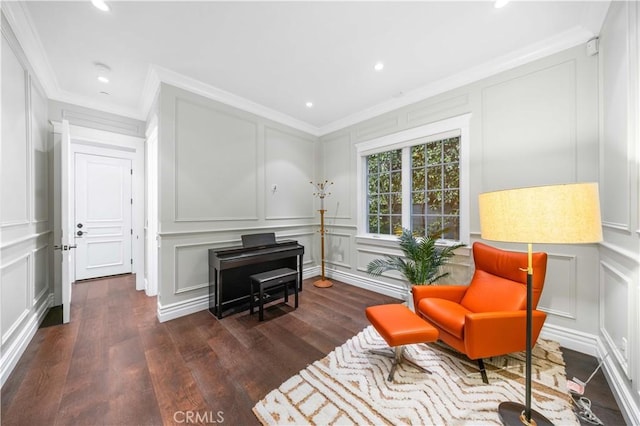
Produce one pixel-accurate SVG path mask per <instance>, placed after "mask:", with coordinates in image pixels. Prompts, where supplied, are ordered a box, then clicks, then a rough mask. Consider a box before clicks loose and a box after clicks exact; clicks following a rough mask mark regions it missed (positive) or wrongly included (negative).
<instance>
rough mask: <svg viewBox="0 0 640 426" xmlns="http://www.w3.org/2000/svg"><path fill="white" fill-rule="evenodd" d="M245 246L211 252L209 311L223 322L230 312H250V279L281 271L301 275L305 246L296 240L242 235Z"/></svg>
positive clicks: (273, 236) (271, 234)
mask: <svg viewBox="0 0 640 426" xmlns="http://www.w3.org/2000/svg"><path fill="white" fill-rule="evenodd" d="M242 242H243V246H242V247H229V248H223V249H209V312H211V313H212V314H213V315H215V316H216V317H217V318H218V319H221V318H222V317H223V315H224V314H225V313H227V312H228V311H232V312H238V311H239V310H244V309H248V307H249V297H250V296H249V295H250V292H251V290H250V285H251V284H250V282H249V276H251V275H253V274H258V273H260V272H266V271H271V270H273V269H278V268H291V269H295V270H297V271H298V273H299V274H300V280H299V282H300V288H299V291H302V258H303V256H304V246H302V245H300V244H298V242H297V241H293V240H285V241H280V242H276V240H275V234H274V233H264V234H251V235H243V236H242Z"/></svg>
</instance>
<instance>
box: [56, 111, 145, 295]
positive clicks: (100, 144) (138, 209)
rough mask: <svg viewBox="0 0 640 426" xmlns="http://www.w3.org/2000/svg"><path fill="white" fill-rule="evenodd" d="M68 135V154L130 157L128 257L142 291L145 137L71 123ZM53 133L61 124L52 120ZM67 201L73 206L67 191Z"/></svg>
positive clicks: (72, 173)
mask: <svg viewBox="0 0 640 426" xmlns="http://www.w3.org/2000/svg"><path fill="white" fill-rule="evenodd" d="M69 130H70V136H71V155H72V158H73V157H75V154H76V153H84V154H94V155H103V156H108V157H119V158H128V159H131V164H132V167H133V176H132V180H131V183H132V186H131V196H132V198H133V206H132V210H131V226H132V229H133V236H132V247H131V256H132V259H133V268H132V272H133V273H134V274H136V290H144V275H145V268H144V264H145V256H144V246H145V238H144V237H145V234H144V221H145V217H144V205H145V203H144V200H145V194H144V184H145V182H144V181H145V169H144V156H145V153H144V145H145V140H144V138H140V137H135V136H128V135H121V134H118V133H113V132H108V131H105V130H97V129H90V128H88V127H81V126H75V125H70V126H69ZM53 131H54V133H61V131H62V123H60V122H54V123H53ZM69 167H70V170H69V175H70V177H71V180H72V182H73V180H74V178H75V176H74V174H75V173H74V172H75V170H74V169H75V167H74V166H73V164H70V165H69ZM69 198H70V203H71V205H73V202H74V201H75V200H74V196H73V193H72V194H70V197H69Z"/></svg>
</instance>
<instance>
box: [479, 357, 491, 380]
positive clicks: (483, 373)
mask: <svg viewBox="0 0 640 426" xmlns="http://www.w3.org/2000/svg"><path fill="white" fill-rule="evenodd" d="M478 368H479V369H480V375H481V376H482V381H483V382H484V383H485V384H487V385H488V384H489V378H488V377H487V370H486V369H485V368H484V361H483V360H482V358H478Z"/></svg>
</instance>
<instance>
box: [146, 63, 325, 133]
mask: <svg viewBox="0 0 640 426" xmlns="http://www.w3.org/2000/svg"><path fill="white" fill-rule="evenodd" d="M150 68H151V69H152V71H150V72H149V74H148V76H147V78H148V79H149V78H153V74H155V75H157V80H158V83H160V82H161V83H166V84H170V85H172V86H175V87H178V88H180V89H184V90H187V91H189V92H191V93H195V94H197V95H200V96H204V97H206V98H208V99H213V100H215V101H218V102H222V103H224V104H226V105H229V106H232V107H236V108H239V109H241V110H243V111H247V112H250V113H252V114H256V115H259V116H261V117H263V118H266V119H269V120H273V121H276V122H278V123H281V124H284V125H286V126H289V127H293V128H294V129H298V130H301V131H303V132H306V133H309V134H311V135H313V136H320V134H319V133H318V130H319V129H318V127H316V126H313V125H311V124H309V123H306V122H304V121H302V120H298V119H296V118H293V117H291V116H290V115H287V114H284V113H282V112H279V111H276V110H274V109H271V108H268V107H266V106H264V105H260V104H258V103H256V102H253V101H250V100H248V99H246V98H243V97H241V96H238V95H234V94H233V93H230V92H227V91H225V90H222V89H219V88H217V87H214V86H211V85H209V84H206V83H203V82H201V81H199V80H196V79H194V78H191V77H187V76H185V75H183V74H180V73H177V72H175V71H172V70H170V69H167V68H163V67H160V66H158V65H151V67H150ZM150 76H151V77H150ZM148 85H150V84H145V88H146V87H147V86H148ZM150 91H151V90H150V89H147V95H148V93H149V92H150ZM148 103H149V102H148V100H146V101H145V104H148Z"/></svg>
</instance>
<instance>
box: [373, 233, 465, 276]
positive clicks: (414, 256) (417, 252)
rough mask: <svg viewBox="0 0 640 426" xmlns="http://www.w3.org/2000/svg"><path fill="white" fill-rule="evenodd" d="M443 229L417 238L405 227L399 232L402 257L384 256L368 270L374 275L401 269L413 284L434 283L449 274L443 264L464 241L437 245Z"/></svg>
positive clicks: (376, 260) (374, 261) (375, 261)
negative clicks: (443, 268)
mask: <svg viewBox="0 0 640 426" xmlns="http://www.w3.org/2000/svg"><path fill="white" fill-rule="evenodd" d="M439 235H442V231H439V232H437V233H434V234H431V235H426V236H424V237H416V236H414V235H413V233H412V232H411V231H410V230H408V229H403V230H402V234H401V235H400V238H399V241H400V249H401V250H402V253H403V256H391V255H385V256H384V258H383V259H375V260H372V261H371V262H369V264H368V265H367V272H368V273H369V274H371V275H373V276H376V277H377V276H380V275H382V274H383V273H384V272H386V271H398V272H400V273H401V274H402V275H403V276H404V278H405V279H406V281H407V284H408V285H409V288H410V287H411V286H412V285H429V284H433V283H434V282H436V281H437V280H439V279H440V278H443V277H446V276H447V275H449V272H442V270H441V266H442V265H444V264H445V263H446V262H447V260H448V259H450V258H451V257H452V256H453V255H454V251H455V250H456V249H458V248H459V247H463V246H464V244H460V243H458V244H454V245H451V246H438V245H436V242H437V240H438V236H439Z"/></svg>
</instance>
